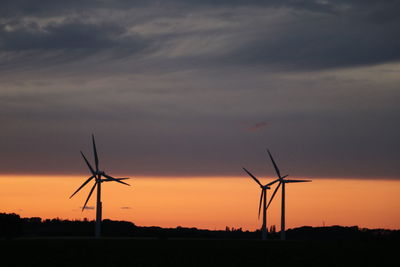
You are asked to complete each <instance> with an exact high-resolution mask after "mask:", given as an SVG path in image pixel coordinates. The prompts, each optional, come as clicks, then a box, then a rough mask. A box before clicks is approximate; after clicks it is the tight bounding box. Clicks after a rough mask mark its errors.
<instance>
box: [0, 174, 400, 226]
mask: <svg viewBox="0 0 400 267" xmlns="http://www.w3.org/2000/svg"><path fill="white" fill-rule="evenodd" d="M84 181H85V178H84V177H77V176H11V175H3V176H0V212H15V213H18V214H20V215H21V216H23V217H33V216H38V217H42V218H55V217H59V218H68V219H82V218H84V217H87V218H88V219H94V216H95V211H94V210H85V211H84V212H81V209H80V207H82V205H83V203H84V201H85V199H86V196H87V194H88V191H89V189H90V186H87V187H86V188H84V189H83V190H81V192H79V193H78V194H77V195H76V196H74V198H72V199H69V196H70V195H71V193H73V192H74V191H75V190H76V189H77V188H78V187H79V186H80V184H82V183H83V182H84ZM268 181H271V179H269V180H268ZM129 182H130V183H131V184H132V186H131V187H127V186H123V185H121V184H117V183H103V185H104V186H103V187H102V189H103V195H102V200H103V218H109V219H114V220H126V221H132V222H134V223H135V224H137V225H141V226H162V227H176V226H185V227H198V228H207V229H224V228H225V226H229V227H235V228H239V227H242V228H243V229H249V230H254V229H256V228H259V226H260V224H261V221H259V220H258V219H257V209H258V199H259V194H260V189H259V187H258V186H257V184H256V183H255V182H254V181H252V180H251V179H250V178H247V177H240V178H239V177H237V178H235V177H203V178H201V177H196V178H167V177H137V178H136V177H135V178H134V179H131V180H130V181H129ZM263 182H267V181H266V180H263ZM273 189H274V188H273ZM272 191H273V190H269V191H268V194H269V196H270V195H271V193H272ZM286 192H287V193H286V196H287V198H286V203H287V205H286V210H287V212H286V223H287V227H288V228H292V227H298V226H303V225H311V226H321V225H322V224H323V222H325V225H344V226H350V225H358V226H360V227H368V228H390V229H399V228H400V215H399V212H398V211H399V210H400V194H399V193H400V181H395V180H379V181H377V180H355V179H314V180H313V182H312V183H301V184H288V185H287V187H286ZM88 205H89V206H94V205H95V194H93V196H92V199H91V200H90V202H89V204H88ZM268 216H269V217H268V225H269V226H270V225H272V224H275V225H277V228H278V226H279V216H280V195H279V194H277V196H276V200H274V202H273V204H272V205H271V209H269V210H268Z"/></svg>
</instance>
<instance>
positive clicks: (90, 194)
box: [82, 181, 97, 211]
mask: <svg viewBox="0 0 400 267" xmlns="http://www.w3.org/2000/svg"><path fill="white" fill-rule="evenodd" d="M96 185H97V181H96V182H95V183H94V185H93V187H92V189H91V190H90V193H89V195H88V197H87V199H86V202H85V205H83V208H82V211H83V210H84V209H85V208H86V204H87V203H88V201H89V199H90V197H91V196H92V193H93V190H94V189H95V188H96Z"/></svg>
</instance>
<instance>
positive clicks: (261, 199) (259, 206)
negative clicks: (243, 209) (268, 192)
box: [258, 189, 264, 219]
mask: <svg viewBox="0 0 400 267" xmlns="http://www.w3.org/2000/svg"><path fill="white" fill-rule="evenodd" d="M263 196H264V189H261V196H260V204H259V205H258V219H260V213H261V206H262V201H263Z"/></svg>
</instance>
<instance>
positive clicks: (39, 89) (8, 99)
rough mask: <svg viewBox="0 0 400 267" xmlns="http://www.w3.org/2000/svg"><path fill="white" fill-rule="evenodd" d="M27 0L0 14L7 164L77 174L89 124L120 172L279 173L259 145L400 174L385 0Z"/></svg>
mask: <svg viewBox="0 0 400 267" xmlns="http://www.w3.org/2000/svg"><path fill="white" fill-rule="evenodd" d="M13 3H14V2H13ZM24 3H27V2H25V1H18V2H15V4H12V3H11V4H10V9H9V11H10V14H12V12H14V13H15V12H17V13H18V12H19V13H18V16H14V17H12V16H11V15H10V16H3V18H2V19H0V23H1V25H2V26H1V27H0V47H1V48H0V50H1V51H0V84H1V90H0V123H1V124H2V126H3V127H2V131H1V138H0V139H1V140H3V143H2V145H1V151H0V162H1V165H2V167H1V170H0V171H1V172H2V173H29V174H32V173H69V174H84V175H86V174H87V170H86V166H85V165H84V162H82V159H81V158H80V155H79V150H83V151H84V152H85V153H88V155H89V157H90V156H91V154H90V152H91V147H90V134H91V133H95V134H96V138H97V140H98V149H99V153H100V154H101V164H102V168H103V167H104V168H105V169H106V171H109V172H110V173H113V174H114V173H115V174H116V175H119V174H121V175H122V176H124V175H131V174H133V175H143V174H145V175H177V176H184V175H187V176H193V175H243V173H242V172H241V169H240V167H241V166H246V167H248V168H250V169H254V170H255V172H256V173H258V172H260V173H263V174H265V173H267V174H269V175H273V169H272V168H271V166H269V165H266V160H267V158H266V155H265V148H266V147H269V148H270V149H271V151H272V152H273V153H274V155H276V158H277V160H279V164H280V165H282V169H283V170H284V171H285V172H286V171H287V172H288V173H289V174H291V175H293V176H301V175H303V176H309V177H335V176H342V177H345V176H348V177H361V176H362V177H378V176H380V175H382V176H385V177H397V178H398V177H400V174H399V169H398V164H397V162H398V158H399V156H398V151H399V142H398V141H397V140H398V138H397V137H398V135H399V134H400V132H399V131H400V128H399V127H398V126H397V124H396V123H394V122H396V121H397V117H396V116H397V114H399V105H398V103H397V102H398V101H396V100H397V99H399V97H400V95H399V91H398V84H399V78H398V77H397V76H398V75H397V73H398V63H393V62H397V61H398V59H399V54H398V53H399V52H398V49H397V50H396V51H395V48H396V47H398V45H399V37H398V34H395V33H397V27H396V26H397V25H396V24H397V23H396V20H398V19H397V18H396V17H395V16H393V14H394V13H393V10H396V8H397V5H396V4H394V2H390V1H379V2H376V1H373V2H372V1H362V2H361V1H335V2H333V1H279V2H278V1H268V2H267V1H248V2H244V1H243V2H239V1H233V2H229V3H228V1H219V2H215V3H217V4H213V3H214V2H212V1H206V2H202V1H196V2H195V1H193V2H191V1H185V3H183V2H182V1H170V2H169V4H167V3H166V2H160V5H161V7H160V6H156V5H155V4H154V5H153V4H142V3H139V4H136V3H133V4H131V2H130V1H121V2H118V3H117V2H113V1H101V2H100V1H82V2H80V3H82V4H81V5H79V4H77V2H74V1H71V2H69V1H52V2H51V3H50V2H49V3H48V5H49V6H48V7H47V8H46V5H37V6H31V4H26V6H25V8H21V6H18V5H19V4H21V5H24ZM43 3H45V2H43ZM116 3H117V4H116ZM373 3H375V4H373ZM13 5H14V6H13ZM135 5H137V6H138V5H140V9H139V10H135V8H136V7H137V6H135ZM233 5H235V6H234V8H233ZM108 7H110V9H112V10H107V8H108ZM11 9H13V10H11ZM389 9H390V10H389ZM0 10H1V11H0V12H4V11H3V10H2V9H0ZM18 10H20V11H18ZM11 11H12V12H11ZM114 11H116V12H114ZM391 14H392V15H391ZM389 62H392V64H387V63H389ZM377 64H383V65H381V66H379V65H377ZM320 70H322V71H320ZM249 122H260V123H262V122H267V123H268V124H269V125H271V126H273V127H268V128H266V129H265V131H255V132H250V131H247V130H246V129H248V127H249V126H250V125H249ZM262 126H263V125H262V124H260V125H258V126H256V125H254V127H256V128H260V127H262ZM21 162H23V164H21Z"/></svg>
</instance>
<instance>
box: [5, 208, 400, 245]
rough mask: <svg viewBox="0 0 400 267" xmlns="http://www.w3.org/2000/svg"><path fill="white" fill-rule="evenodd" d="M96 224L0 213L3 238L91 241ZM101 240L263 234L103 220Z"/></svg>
mask: <svg viewBox="0 0 400 267" xmlns="http://www.w3.org/2000/svg"><path fill="white" fill-rule="evenodd" d="M94 227H95V222H94V221H89V220H86V219H85V220H83V221H80V220H73V221H70V220H61V219H58V218H57V219H45V220H42V219H41V218H39V217H32V218H21V217H20V216H19V215H17V214H14V213H11V214H6V213H0V237H1V238H15V237H60V236H64V237H78V236H79V237H85V236H86V237H92V236H93V233H94ZM102 236H105V237H136V238H158V239H168V238H199V239H225V238H228V239H259V238H260V231H258V230H257V231H254V232H252V231H243V230H242V229H241V228H239V229H235V228H229V227H226V229H225V230H203V229H197V228H185V227H180V226H178V227H176V228H161V227H155V226H154V227H139V226H136V225H135V224H134V223H132V222H127V221H112V220H103V222H102ZM287 238H288V239H292V240H372V239H391V240H400V231H399V230H384V229H360V228H358V227H357V226H353V227H343V226H331V227H310V226H304V227H300V228H294V229H289V230H287ZM269 239H279V233H276V232H275V227H274V226H272V227H271V230H270V233H269Z"/></svg>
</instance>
